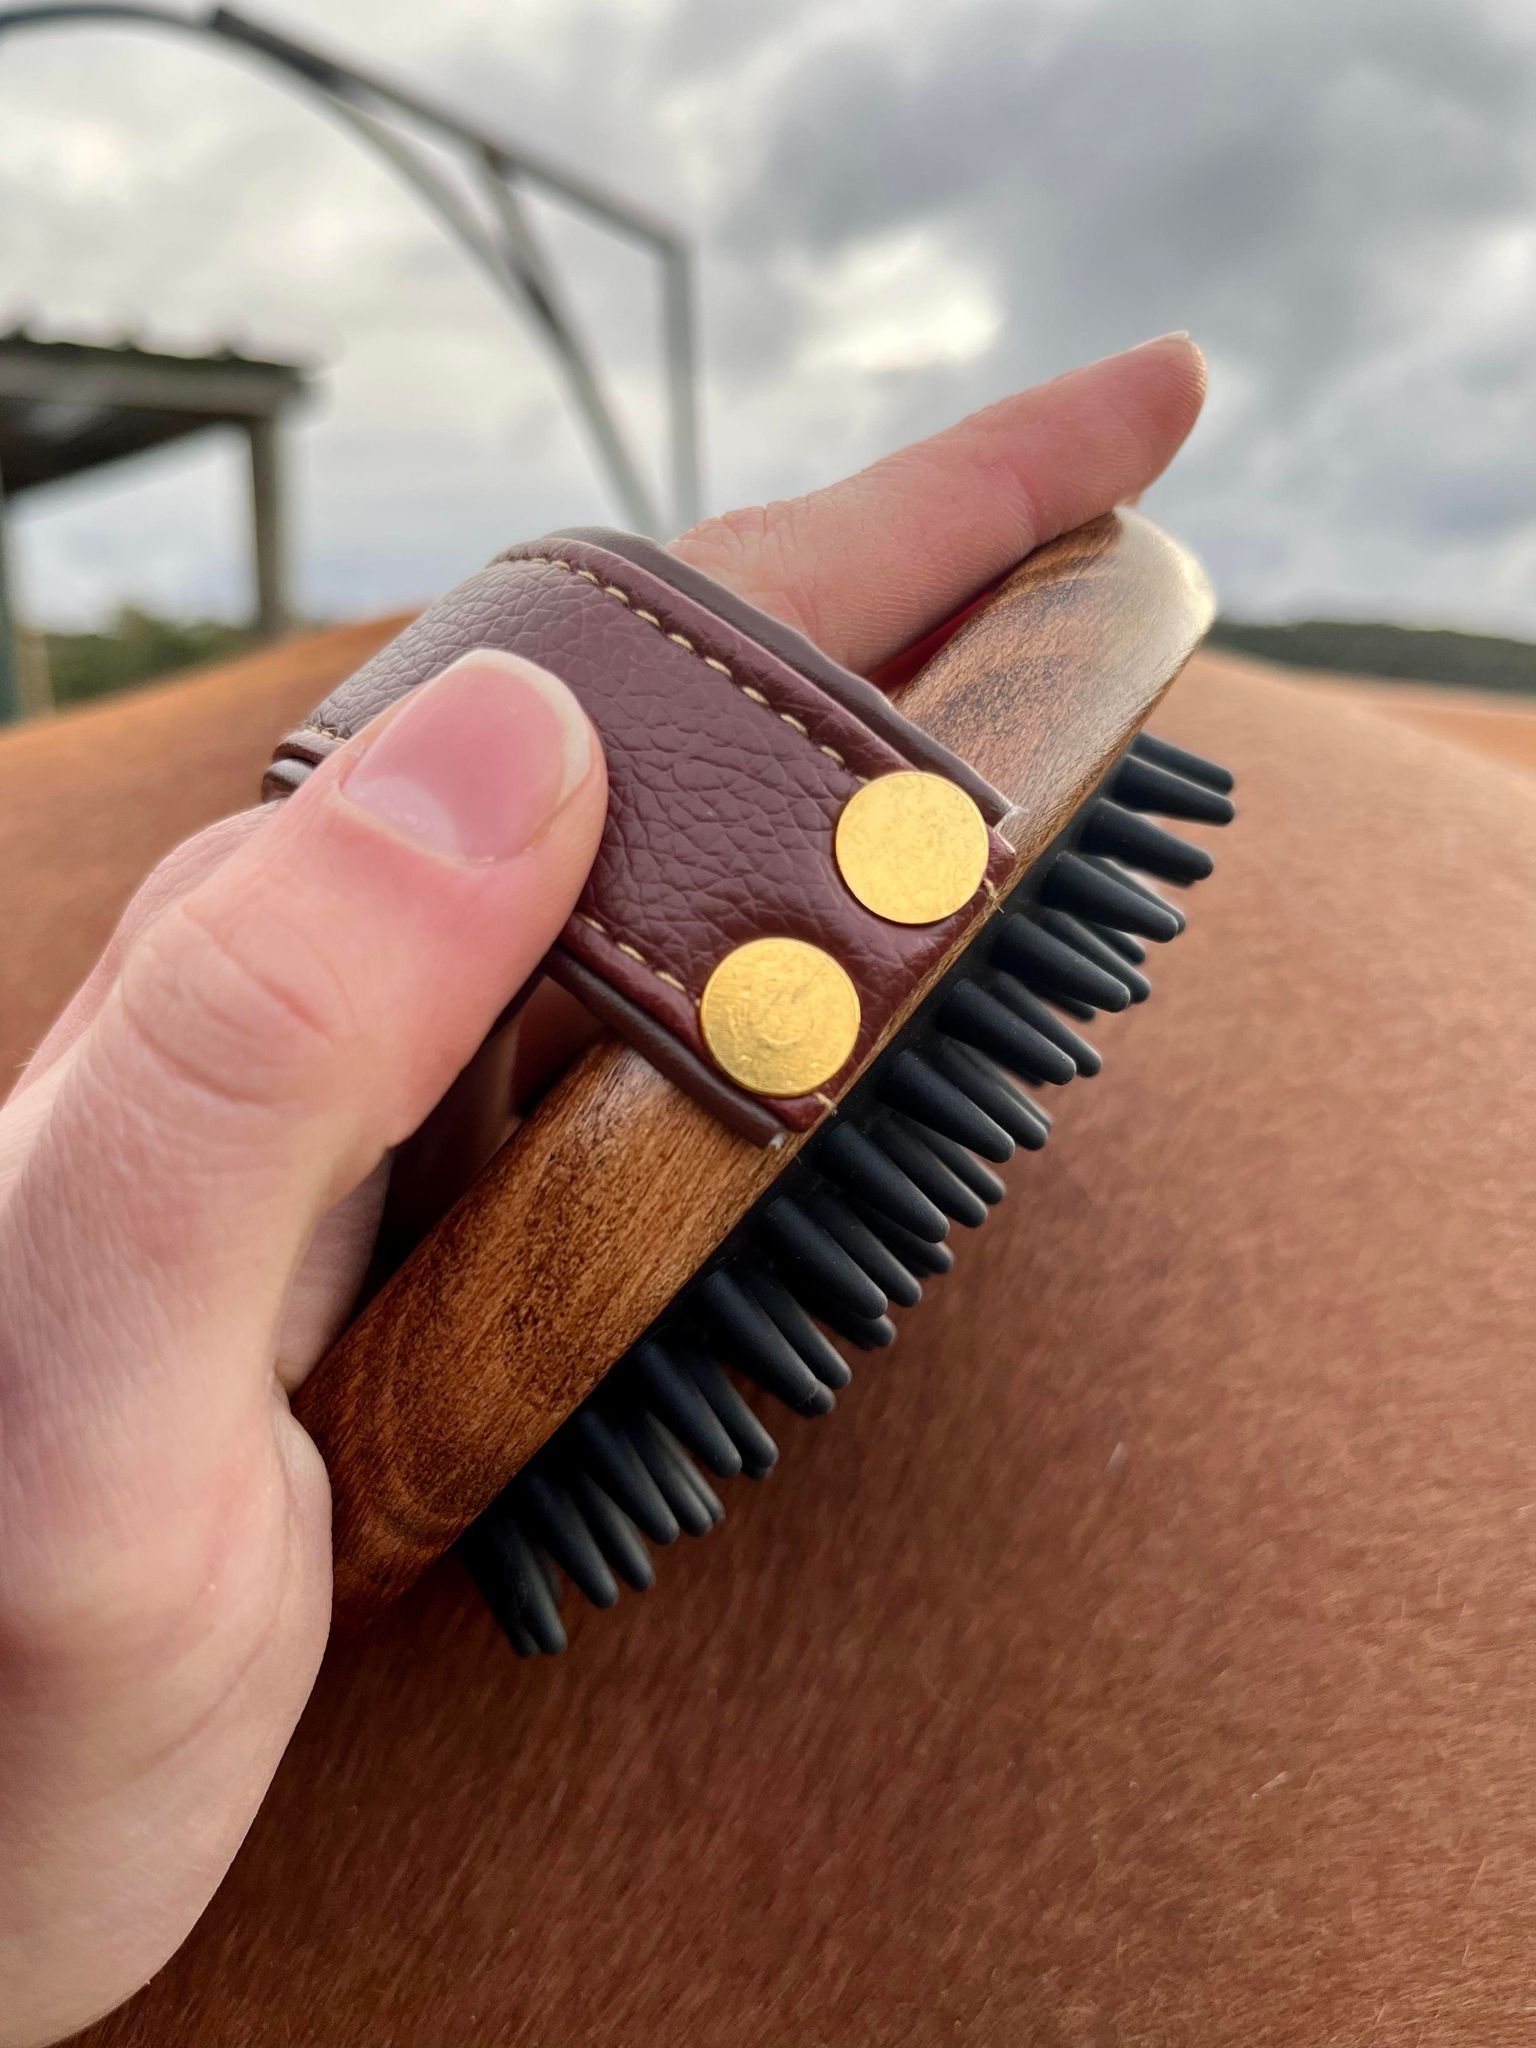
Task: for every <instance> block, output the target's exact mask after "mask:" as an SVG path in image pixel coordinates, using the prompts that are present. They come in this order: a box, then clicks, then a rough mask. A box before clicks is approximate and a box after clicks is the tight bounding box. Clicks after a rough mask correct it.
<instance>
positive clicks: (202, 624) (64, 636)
mask: <svg viewBox="0 0 1536 2048" xmlns="http://www.w3.org/2000/svg"><path fill="white" fill-rule="evenodd" d="M40 637H41V640H42V643H43V647H44V649H45V651H46V657H47V666H48V674H49V678H50V681H51V685H52V697H53V702H54V703H55V704H80V703H83V702H85V700H86V699H87V698H90V697H105V696H108V695H110V694H111V692H112V691H114V690H124V689H127V688H128V687H129V686H130V685H131V684H134V683H146V682H150V681H152V680H154V679H156V678H157V677H160V676H168V675H174V674H175V673H176V671H177V670H178V669H184V668H197V667H200V666H201V665H202V664H203V663H204V662H209V661H223V660H225V659H227V658H228V657H229V656H230V655H233V654H238V653H239V652H240V651H241V650H242V649H243V648H246V647H249V646H250V645H251V642H252V639H253V635H252V634H251V632H250V630H249V628H248V627H245V626H231V625H227V624H225V622H224V621H223V620H221V619H167V618H161V617H159V616H157V615H156V614H155V613H153V612H146V611H140V610H138V609H137V608H136V607H135V606H133V605H124V606H123V608H122V610H121V611H120V612H119V613H118V615H117V617H116V618H115V619H114V620H113V621H112V623H111V625H109V626H107V627H105V628H103V629H102V630H101V631H100V632H95V633H44V634H42V635H41V636H40Z"/></svg>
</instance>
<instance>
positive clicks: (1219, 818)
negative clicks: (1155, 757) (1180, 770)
mask: <svg viewBox="0 0 1536 2048" xmlns="http://www.w3.org/2000/svg"><path fill="white" fill-rule="evenodd" d="M1109 793H1110V795H1111V796H1112V797H1113V798H1114V800H1115V802H1116V803H1117V804H1124V805H1125V806H1126V808H1127V809H1128V810H1132V811H1155V812H1156V813H1157V814H1158V816H1160V817H1163V818H1184V819H1187V820H1188V822H1189V823H1190V824H1192V825H1230V824H1231V822H1232V820H1233V819H1234V818H1235V817H1236V815H1237V809H1236V806H1235V805H1234V804H1233V802H1232V799H1231V798H1230V797H1229V796H1224V795H1223V794H1222V793H1221V791H1220V790H1219V789H1214V788H1212V787H1211V785H1210V784H1209V783H1204V782H1192V781H1191V780H1190V779H1189V777H1188V776H1187V775H1176V774H1175V773H1174V771H1173V770H1172V769H1171V768H1161V767H1159V766H1158V764H1157V762H1155V761H1151V760H1145V759H1143V758H1142V756H1141V755H1139V754H1127V755H1126V757H1125V759H1124V760H1123V761H1122V762H1121V763H1120V766H1119V767H1118V768H1117V769H1116V770H1115V773H1114V777H1113V779H1112V780H1111V782H1110V785H1109Z"/></svg>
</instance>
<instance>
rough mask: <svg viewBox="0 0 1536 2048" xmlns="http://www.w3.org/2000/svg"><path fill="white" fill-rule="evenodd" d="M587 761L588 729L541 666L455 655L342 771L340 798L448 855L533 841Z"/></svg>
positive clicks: (505, 849)
mask: <svg viewBox="0 0 1536 2048" xmlns="http://www.w3.org/2000/svg"><path fill="white" fill-rule="evenodd" d="M591 766H592V728H591V726H590V725H589V724H588V722H587V719H586V716H585V714H584V713H583V711H582V709H581V706H580V705H579V704H578V703H577V701H576V699H575V698H574V697H573V696H572V695H571V693H570V691H569V690H568V689H567V688H566V686H565V684H564V683H562V682H560V681H559V680H558V678H556V677H555V676H552V675H551V674H550V673H549V671H548V670H547V669H542V668H539V667H537V666H536V665H535V664H534V663H533V662H531V661H524V660H522V659H521V658H520V657H519V656H517V655H515V654H503V653H501V652H500V651H499V650H498V649H496V648H480V649H477V651H476V652H475V653H473V654H465V655H461V656H460V657H459V659H458V660H457V661H456V662H454V663H453V665H452V666H451V667H450V668H446V669H444V670H443V672H442V674H441V675H440V676H436V677H434V678H433V680H432V681H431V682H429V683H424V684H422V686H421V687H420V689H419V690H418V691H416V693H415V694H414V695H413V696H411V697H409V698H407V700H406V702H405V704H404V706H403V708H402V709H401V710H400V711H398V712H397V713H396V714H395V716H394V717H393V718H392V719H391V720H390V721H389V723H388V724H387V725H386V726H385V727H384V729H383V731H382V732H381V733H380V734H379V736H378V738H377V739H376V740H375V741H374V742H373V744H372V745H371V746H370V747H368V748H366V749H365V751H364V752H363V753H362V755H361V756H360V758H359V759H358V760H357V762H356V763H355V764H354V765H353V767H352V768H351V769H350V770H349V771H348V772H347V775H346V779H345V780H344V781H343V783H342V786H341V793H342V796H343V797H344V799H345V800H346V801H347V802H348V803H350V804H354V805H355V806H356V807H357V809H358V810H360V811H365V812H366V813H367V814H368V815H369V817H371V818H376V819H378V820H379V821H380V823H381V824H385V825H388V826H389V827H390V828H391V829H392V830H393V831H395V832H398V833H399V834H400V835H401V836H402V837H403V838H406V839H412V840H414V841H415V842H416V843H417V844H418V845H420V846H424V847H427V848H428V849H429V850H430V851H431V852H433V853H436V854H442V855H445V856H446V857H447V858H448V859H450V860H462V861H493V860H508V859H510V858H511V857H512V856H513V855H514V854H518V853H522V852H523V851H524V849H525V848H527V847H529V846H531V845H532V844H533V842H534V840H536V839H537V838H538V837H539V834H540V833H541V832H543V831H544V829H545V828H546V827H547V826H548V824H549V822H550V820H551V819H552V818H553V817H554V815H555V813H556V812H557V811H558V810H559V809H560V806H561V805H562V804H563V803H564V802H565V800H566V798H567V797H568V796H569V795H570V794H571V792H572V791H573V790H574V789H575V788H576V787H577V786H578V784H580V783H581V782H582V781H584V780H585V778H586V776H587V773H588V771H589V769H590V768H591Z"/></svg>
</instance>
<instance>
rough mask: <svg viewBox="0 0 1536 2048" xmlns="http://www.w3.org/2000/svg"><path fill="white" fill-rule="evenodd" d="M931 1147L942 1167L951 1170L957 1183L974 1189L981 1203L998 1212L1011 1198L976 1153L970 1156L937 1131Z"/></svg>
mask: <svg viewBox="0 0 1536 2048" xmlns="http://www.w3.org/2000/svg"><path fill="white" fill-rule="evenodd" d="M928 1143H929V1145H930V1146H931V1147H932V1148H933V1150H934V1152H935V1153H936V1154H937V1156H938V1158H939V1160H940V1162H941V1164H943V1165H944V1166H947V1167H948V1168H949V1170H950V1172H951V1173H952V1174H953V1175H954V1176H955V1179H956V1180H958V1181H959V1182H961V1183H962V1185H963V1186H965V1187H967V1188H969V1189H970V1191H971V1193H972V1194H973V1195H974V1196H975V1197H976V1199H977V1201H978V1202H983V1203H985V1204H986V1206H987V1208H989V1209H993V1208H996V1206H997V1204H998V1203H999V1202H1000V1201H1001V1200H1002V1199H1003V1197H1004V1195H1006V1194H1007V1192H1008V1187H1007V1183H1006V1182H1005V1181H1002V1180H1000V1179H999V1178H998V1176H997V1175H996V1174H995V1173H994V1172H993V1171H992V1169H991V1167H990V1166H987V1165H986V1164H984V1162H983V1161H981V1160H980V1159H978V1158H977V1157H976V1155H975V1153H974V1152H967V1151H966V1149H965V1147H964V1146H963V1145H957V1144H955V1143H954V1142H953V1140H952V1139H949V1138H941V1137H940V1136H939V1134H938V1132H937V1131H934V1132H931V1133H930V1134H929V1136H928Z"/></svg>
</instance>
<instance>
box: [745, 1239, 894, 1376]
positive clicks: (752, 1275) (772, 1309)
mask: <svg viewBox="0 0 1536 2048" xmlns="http://www.w3.org/2000/svg"><path fill="white" fill-rule="evenodd" d="M741 1284H742V1285H743V1287H745V1288H746V1290H747V1292H748V1293H749V1294H750V1295H752V1296H753V1298H754V1299H755V1300H756V1302H757V1303H758V1306H759V1307H760V1308H762V1309H764V1310H765V1311H766V1313H767V1314H768V1316H769V1317H770V1318H771V1319H772V1321H773V1322H774V1324H775V1325H776V1326H777V1328H778V1331H779V1334H780V1336H781V1337H783V1339H784V1341H785V1342H786V1343H787V1344H789V1345H790V1346H791V1347H792V1348H793V1349H794V1350H795V1352H796V1353H797V1354H798V1355H799V1357H800V1358H801V1359H802V1360H803V1361H804V1363H805V1365H806V1366H807V1368H808V1369H809V1370H810V1371H811V1372H813V1373H814V1374H815V1376H816V1378H817V1379H818V1380H820V1382H821V1384H822V1385H823V1386H824V1387H826V1388H828V1389H829V1391H831V1392H832V1393H834V1394H837V1393H841V1392H842V1390H843V1388H844V1387H846V1386H847V1385H848V1384H849V1382H850V1381H851V1380H852V1378H853V1374H852V1372H851V1371H850V1370H849V1368H848V1361H847V1359H846V1358H844V1357H843V1355H842V1353H841V1352H840V1351H839V1350H838V1349H837V1346H836V1345H835V1344H833V1343H832V1342H831V1341H830V1340H829V1339H828V1338H827V1337H826V1336H824V1335H823V1333H822V1332H821V1331H820V1330H818V1329H817V1327H816V1325H815V1324H814V1323H813V1322H812V1321H811V1319H810V1317H809V1316H808V1315H807V1314H806V1312H805V1310H804V1309H803V1308H802V1307H801V1306H800V1304H799V1302H798V1301H797V1300H796V1299H795V1297H794V1296H793V1295H792V1294H791V1293H790V1291H789V1289H788V1288H787V1287H786V1286H785V1285H784V1283H783V1282H782V1281H781V1280H780V1279H779V1278H778V1276H777V1275H776V1274H774V1273H770V1272H767V1271H765V1270H764V1269H763V1268H761V1267H750V1266H747V1265H746V1264H745V1263H743V1266H742V1272H741ZM872 1295H873V1299H874V1300H876V1301H877V1302H878V1303H879V1304H880V1305H879V1307H878V1309H875V1310H873V1311H860V1310H859V1309H857V1308H855V1307H854V1306H853V1305H852V1303H851V1302H850V1300H849V1297H848V1296H847V1294H846V1293H842V1292H839V1293H837V1294H835V1295H833V1296H832V1297H831V1302H830V1306H831V1308H832V1309H833V1310H834V1311H838V1312H840V1313H842V1314H843V1315H845V1316H847V1317H849V1318H850V1319H851V1320H852V1321H853V1322H855V1323H864V1322H869V1321H872V1320H874V1319H875V1318H876V1317H879V1316H883V1315H884V1314H885V1305H886V1304H885V1296H884V1295H883V1294H882V1293H881V1292H880V1290H879V1289H878V1288H874V1289H873V1290H872ZM869 1298H870V1297H869V1296H866V1297H865V1299H869ZM823 1313H826V1311H825V1310H824V1311H823Z"/></svg>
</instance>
